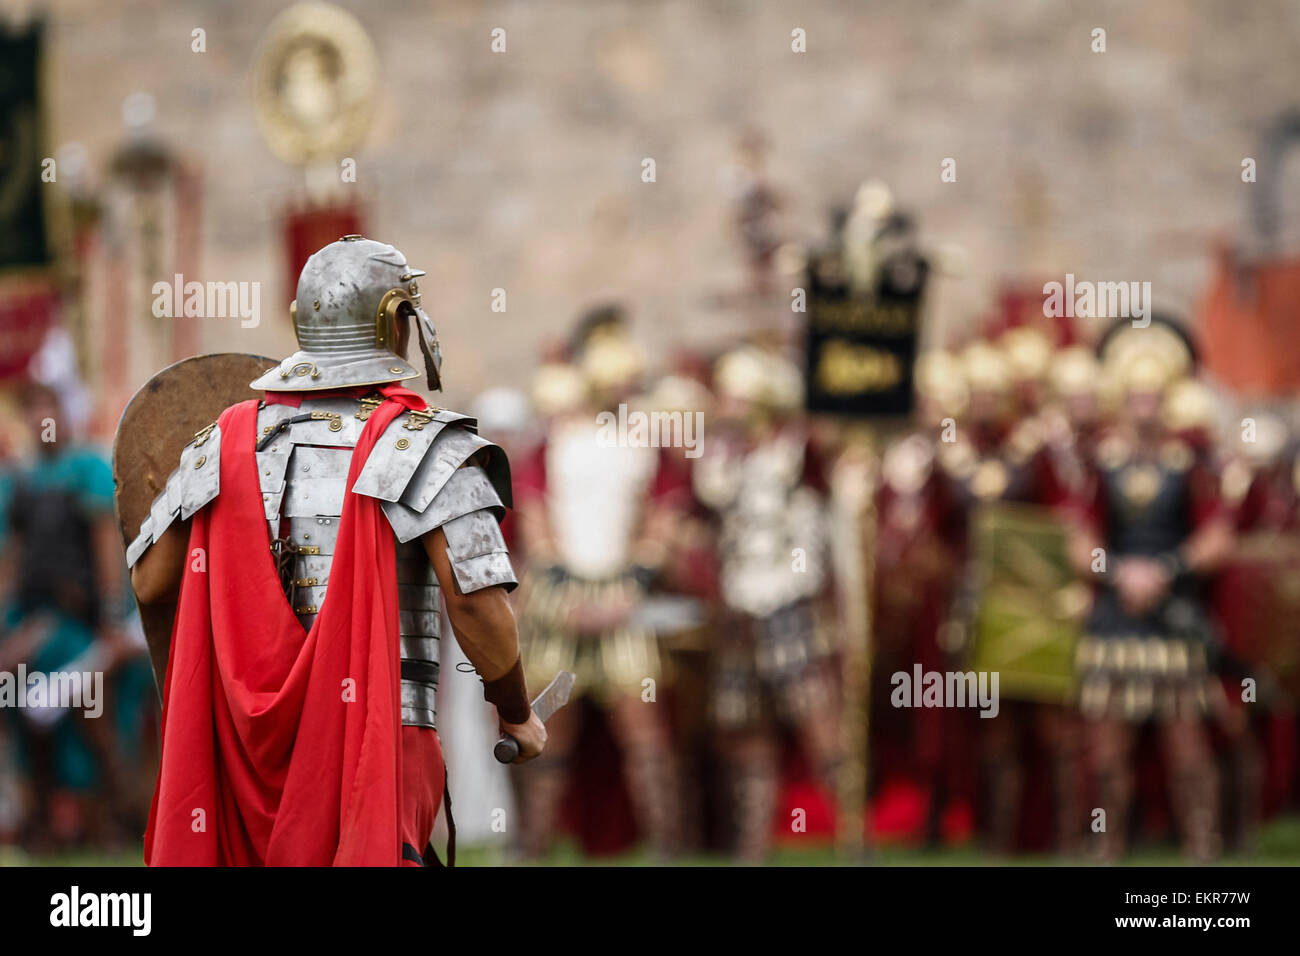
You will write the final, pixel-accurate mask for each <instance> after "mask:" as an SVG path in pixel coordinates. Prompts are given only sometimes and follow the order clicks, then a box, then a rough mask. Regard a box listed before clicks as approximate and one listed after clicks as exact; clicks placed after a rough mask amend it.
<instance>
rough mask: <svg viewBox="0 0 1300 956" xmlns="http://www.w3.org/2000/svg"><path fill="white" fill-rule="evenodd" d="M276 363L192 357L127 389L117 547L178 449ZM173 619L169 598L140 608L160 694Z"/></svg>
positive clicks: (118, 450)
mask: <svg viewBox="0 0 1300 956" xmlns="http://www.w3.org/2000/svg"><path fill="white" fill-rule="evenodd" d="M278 364H279V362H278V361H277V360H276V359H272V358H266V357H265V356H262V355H245V354H242V353H237V352H225V353H221V354H218V355H199V356H195V357H194V358H187V359H182V360H181V361H179V362H177V363H176V364H175V365H169V366H168V367H167V368H165V369H163V370H162V371H161V372H159V373H158V374H157V375H155V376H154V377H153V378H151V379H149V381H148V382H146V383H145V384H144V385H143V386H142V387H141V388H140V390H139V391H138V392H136V393H135V395H134V396H133V397H132V398H131V401H130V402H128V403H127V406H126V410H125V411H124V412H122V420H121V421H120V422H119V423H118V426H117V437H116V438H115V439H114V440H113V480H114V482H115V483H116V485H117V489H116V491H115V493H114V504H115V506H116V509H117V521H118V527H119V528H120V530H121V532H122V543H123V546H124V547H125V546H126V545H127V544H130V543H131V542H132V541H133V540H135V537H136V535H137V534H138V533H139V531H140V524H141V523H142V522H143V521H144V519H145V518H146V517H147V516H148V514H149V506H150V505H152V504H153V500H154V498H156V497H157V496H158V495H159V493H160V492H161V491H162V490H163V487H164V486H165V485H166V483H167V477H168V476H169V475H170V474H171V473H172V471H174V470H175V468H176V465H177V463H178V462H179V461H180V455H181V449H183V448H184V447H185V446H186V445H188V444H189V443H190V442H191V441H193V440H194V437H195V434H196V433H197V432H199V431H200V430H202V429H203V428H204V427H205V426H206V425H209V424H211V423H212V422H215V421H216V420H217V417H218V416H219V415H220V414H221V413H222V412H223V411H225V410H226V409H227V408H229V407H230V406H231V405H234V404H237V403H238V402H242V401H246V400H247V399H250V398H257V397H258V393H257V392H255V391H253V390H252V389H251V388H249V387H248V383H249V382H251V381H253V380H254V379H256V378H258V377H259V376H261V375H262V373H263V372H265V371H266V370H267V369H270V368H274V367H275V366H276V365H278ZM175 617H176V600H175V596H173V597H172V598H171V599H170V600H165V601H160V602H159V603H157V604H154V605H150V606H148V607H141V608H140V619H141V623H142V624H143V625H144V633H145V639H146V640H147V641H148V644H149V655H150V658H151V659H152V661H153V671H154V679H155V680H156V681H157V683H158V689H159V692H160V693H161V691H162V686H163V677H164V675H165V673H166V670H167V652H168V649H169V647H170V645H171V634H172V622H173V621H174V619H175Z"/></svg>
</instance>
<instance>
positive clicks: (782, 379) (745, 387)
mask: <svg viewBox="0 0 1300 956" xmlns="http://www.w3.org/2000/svg"><path fill="white" fill-rule="evenodd" d="M713 384H714V387H715V388H716V389H717V390H718V392H719V394H722V395H726V396H729V397H731V398H735V399H740V400H741V401H746V402H752V403H754V404H756V405H761V406H764V407H766V408H770V409H773V410H786V411H788V410H791V409H794V408H798V407H799V404H800V403H801V402H802V401H803V375H802V374H801V373H800V371H799V368H798V366H796V365H795V364H794V363H793V362H791V361H789V360H788V359H785V358H782V357H781V356H779V355H775V354H773V353H771V352H767V351H764V350H763V349H761V348H758V347H757V346H754V345H744V346H741V347H740V348H737V349H732V350H731V351H730V352H727V353H726V354H725V355H723V356H722V357H721V358H720V359H718V361H717V364H715V365H714V367H713Z"/></svg>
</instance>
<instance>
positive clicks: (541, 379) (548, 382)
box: [530, 362, 587, 416]
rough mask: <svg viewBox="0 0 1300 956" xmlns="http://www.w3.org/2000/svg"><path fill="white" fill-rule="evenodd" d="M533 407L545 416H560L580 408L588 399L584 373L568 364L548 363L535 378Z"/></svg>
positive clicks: (532, 389) (539, 370)
mask: <svg viewBox="0 0 1300 956" xmlns="http://www.w3.org/2000/svg"><path fill="white" fill-rule="evenodd" d="M530 391H531V392H532V400H533V407H534V408H536V409H537V413H538V414H539V415H543V416H551V415H559V414H561V413H563V412H568V411H572V410H573V409H575V408H577V407H579V406H580V405H581V404H582V403H583V401H584V400H585V399H586V397H587V383H586V382H584V381H583V378H582V373H581V372H579V371H578V370H577V369H576V368H574V367H573V366H572V365H570V364H569V363H568V362H547V363H545V364H544V365H542V366H541V367H540V368H538V370H537V373H536V374H535V375H534V376H533V384H532V388H531V390H530Z"/></svg>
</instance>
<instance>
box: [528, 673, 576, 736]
mask: <svg viewBox="0 0 1300 956" xmlns="http://www.w3.org/2000/svg"><path fill="white" fill-rule="evenodd" d="M575 680H576V678H575V677H574V675H573V674H571V673H569V672H568V671H560V672H559V673H558V674H556V675H555V680H553V681H551V682H550V683H549V684H547V685H546V690H544V691H542V692H541V693H540V694H538V695H537V699H536V700H534V701H533V713H535V714H536V715H537V719H538V720H540V721H541V722H542V723H546V722H547V721H548V720H550V719H551V715H552V714H553V713H555V712H556V711H557V710H559V709H560V708H561V707H563V706H564V705H565V704H567V703H568V702H569V695H570V694H571V693H573V684H574V681H575Z"/></svg>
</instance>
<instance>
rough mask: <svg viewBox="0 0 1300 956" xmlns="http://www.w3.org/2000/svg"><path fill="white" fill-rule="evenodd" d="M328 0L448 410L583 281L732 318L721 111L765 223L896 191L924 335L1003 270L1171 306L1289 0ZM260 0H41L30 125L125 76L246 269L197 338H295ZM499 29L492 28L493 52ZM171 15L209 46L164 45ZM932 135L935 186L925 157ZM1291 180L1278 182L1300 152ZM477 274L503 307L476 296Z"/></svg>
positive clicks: (1237, 187) (651, 332)
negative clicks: (377, 65)
mask: <svg viewBox="0 0 1300 956" xmlns="http://www.w3.org/2000/svg"><path fill="white" fill-rule="evenodd" d="M341 5H343V6H345V7H347V8H349V9H351V10H352V11H353V12H355V13H356V15H357V16H358V17H359V18H360V19H361V21H362V22H363V23H364V24H365V26H366V28H367V30H368V31H369V32H370V34H371V36H372V38H373V40H374V42H375V44H376V47H377V48H378V51H379V54H380V57H381V60H382V62H383V65H384V71H385V78H384V94H383V96H382V97H381V100H380V103H379V106H378V109H377V112H376V115H375V117H374V122H373V126H372V128H371V131H370V135H369V137H368V141H367V143H366V145H365V146H364V148H362V149H360V150H359V151H358V152H357V155H356V158H357V160H358V182H357V184H356V185H355V186H354V187H349V188H355V189H357V190H359V191H360V192H361V194H362V195H363V196H364V197H365V200H366V202H367V203H368V207H369V210H370V214H369V222H370V227H369V229H368V232H369V233H370V234H371V235H374V236H376V237H378V238H382V239H385V240H387V241H391V242H393V243H395V244H396V245H398V246H400V247H401V248H402V249H404V250H405V251H406V252H407V254H408V256H409V257H410V258H411V260H412V261H413V262H415V263H417V264H420V265H422V266H423V267H424V268H426V269H427V270H428V272H429V278H428V279H426V280H425V281H424V283H423V285H424V289H425V292H426V300H427V301H428V302H429V303H430V304H431V305H432V307H433V308H432V310H431V311H432V313H433V314H434V316H435V320H436V321H437V322H438V324H439V326H440V329H441V332H442V335H443V341H444V352H445V355H446V361H447V379H448V397H447V401H448V403H451V404H454V403H456V402H460V403H463V402H464V401H465V400H466V399H467V397H468V396H469V395H471V394H472V393H473V392H475V391H476V390H477V389H478V388H480V387H482V386H486V385H489V384H499V383H502V382H518V381H520V380H521V376H523V375H524V374H525V373H526V372H527V370H528V369H529V368H530V367H531V366H532V363H533V361H534V359H535V355H536V351H537V348H538V347H539V345H540V344H541V343H542V342H543V341H545V340H546V339H548V338H550V337H554V336H555V335H557V334H561V333H562V331H563V330H564V329H565V328H566V327H567V325H568V323H569V322H570V320H571V319H572V317H573V315H574V313H575V311H576V310H578V309H579V308H580V307H581V306H582V305H583V304H584V303H588V302H591V301H593V300H595V299H598V298H603V297H607V296H611V295H616V296H621V297H623V298H624V299H626V300H627V301H628V302H629V303H631V305H632V306H633V308H634V310H635V314H636V317H637V322H638V328H639V335H640V337H641V338H642V339H643V340H644V341H645V342H646V344H647V345H649V346H650V347H651V348H652V349H655V350H656V354H660V355H662V354H665V353H666V351H667V349H668V348H669V347H670V345H671V344H674V343H677V342H689V343H700V344H707V343H709V342H712V341H716V340H718V339H720V338H722V337H725V336H727V335H730V334H732V333H733V332H734V331H735V329H736V327H737V325H738V324H739V317H738V315H737V314H736V313H735V312H734V311H729V310H726V309H719V308H718V307H717V306H716V305H715V304H713V303H714V298H715V296H716V294H717V293H718V292H720V291H725V290H727V289H731V288H736V287H738V286H739V285H740V284H741V283H742V281H743V279H742V277H743V270H742V263H741V260H740V256H739V252H738V247H737V244H736V242H735V240H734V238H733V236H732V235H731V233H730V231H729V230H730V226H729V222H728V214H729V207H728V202H727V198H726V195H725V192H724V190H723V188H722V186H721V184H720V176H719V172H720V169H721V168H722V167H723V166H725V165H726V164H727V163H728V162H730V161H731V159H732V155H733V147H734V144H735V141H736V137H737V135H738V133H739V132H740V131H741V130H742V129H743V128H745V127H749V126H752V127H756V128H758V129H760V130H761V131H763V133H764V134H765V135H766V136H767V138H768V140H769V141H770V143H771V153H770V167H771V173H772V177H773V180H774V181H775V183H776V184H778V185H779V186H780V187H781V189H782V190H783V191H784V193H785V195H786V198H787V200H788V205H787V207H786V209H785V212H784V214H783V216H782V220H781V222H782V228H783V229H784V230H785V231H786V232H787V234H788V235H789V236H790V237H791V238H807V239H815V238H818V237H819V236H820V235H821V233H822V229H823V225H824V222H825V220H826V214H827V210H828V209H829V207H830V206H831V205H832V204H833V203H835V202H840V201H843V200H845V199H847V198H848V197H850V196H851V195H852V193H853V191H854V189H855V187H856V186H857V184H858V183H859V182H860V181H861V180H863V179H864V178H866V177H868V176H874V177H879V178H881V179H883V180H885V181H887V182H888V183H889V184H890V185H891V186H892V187H893V189H894V190H895V193H896V195H897V196H898V198H899V200H900V201H901V202H902V203H903V204H904V205H906V206H908V207H911V208H912V209H913V210H914V211H915V212H916V213H917V214H918V217H919V221H920V224H921V228H922V235H923V238H924V240H925V241H926V243H927V244H928V245H930V246H932V247H935V248H937V249H942V250H943V251H944V255H943V261H944V263H945V272H944V274H943V275H942V276H940V277H939V278H938V279H937V281H936V285H935V287H934V295H933V296H932V298H931V301H930V306H931V320H932V322H931V329H932V334H933V335H936V336H938V337H941V338H942V337H945V336H948V335H951V334H954V333H956V332H958V331H959V330H960V329H961V327H962V326H963V324H965V323H969V322H971V321H973V320H974V319H976V318H977V317H978V316H980V315H981V314H982V313H983V312H984V311H985V309H986V308H987V306H988V304H989V301H990V299H991V296H992V294H993V292H994V290H995V289H996V287H997V285H998V283H999V282H1000V281H1002V280H1004V279H1008V278H1011V279H1016V278H1022V279H1029V280H1036V281H1039V282H1041V281H1042V280H1043V277H1049V278H1050V277H1058V278H1059V277H1060V276H1061V275H1063V274H1064V273H1065V272H1067V271H1072V272H1074V273H1076V274H1077V275H1079V276H1080V277H1088V278H1095V279H1130V280H1148V281H1151V282H1152V283H1153V291H1154V295H1155V299H1156V301H1157V302H1161V303H1165V304H1167V305H1170V306H1173V307H1175V308H1178V309H1183V310H1188V309H1189V307H1190V306H1191V304H1192V303H1193V302H1194V300H1195V298H1196V296H1197V295H1198V293H1199V291H1200V290H1201V288H1202V287H1203V285H1204V282H1205V277H1206V275H1207V268H1208V260H1207V257H1206V252H1207V242H1208V240H1209V239H1210V238H1211V237H1212V236H1213V235H1215V234H1221V235H1224V236H1234V235H1238V234H1241V233H1242V231H1243V230H1244V229H1245V228H1246V225H1247V222H1248V219H1247V216H1246V202H1247V193H1248V191H1249V190H1251V189H1257V188H1261V186H1262V185H1263V184H1258V183H1257V184H1254V185H1247V184H1244V183H1242V181H1241V175H1240V173H1241V161H1242V158H1243V157H1246V156H1253V155H1255V151H1256V143H1257V140H1258V136H1259V134H1260V131H1261V128H1262V126H1263V124H1264V123H1266V122H1267V121H1268V120H1270V119H1271V118H1272V117H1274V116H1275V115H1276V114H1277V113H1278V112H1280V111H1281V110H1282V109H1284V108H1286V107H1289V106H1291V105H1292V104H1294V103H1296V102H1297V100H1300V6H1297V5H1296V4H1294V3H1292V2H1287V0H1251V2H1248V3H1247V2H1231V0H1210V2H1197V0H1152V2H1144V3H1141V4H1135V3H1132V2H1098V3H1087V4H1084V3H1067V2H1055V0H1007V2H997V3H994V2H967V3H959V2H919V0H918V2H906V0H897V2H871V3H867V2H851V0H834V2H832V0H803V2H794V0H764V2H741V0H599V2H598V0H548V2H545V3H521V2H480V0H437V2H433V0H424V2H410V0H389V2H383V3H379V2H362V0H344V2H343V3H342V4H341ZM282 6H284V5H282V4H277V3H265V2H252V0H228V2H221V3H215V2H196V0H167V2H156V0H117V2H114V3H111V4H109V3H102V2H100V0H54V2H52V3H49V4H48V7H47V9H48V10H49V12H50V15H51V17H52V25H53V31H52V49H51V54H52V62H51V63H50V71H49V74H50V80H51V87H50V106H51V116H52V129H51V139H52V143H53V144H54V145H56V146H57V145H59V144H63V143H67V142H69V141H76V142H79V143H81V144H83V145H84V146H85V147H86V149H87V150H88V152H89V154H90V157H91V160H92V162H93V163H94V164H96V165H97V166H99V167H102V166H103V164H104V163H105V162H106V161H107V157H108V156H109V155H110V153H111V151H112V149H113V147H114V146H115V144H116V143H118V142H119V141H120V137H121V135H122V132H121V131H122V121H121V104H122V102H123V99H124V98H125V97H126V96H127V95H128V94H130V93H133V92H135V91H147V92H149V93H151V94H152V95H153V96H154V97H156V100H157V104H158V119H157V126H158V130H159V131H160V133H161V134H162V135H163V136H164V138H165V139H166V140H167V141H168V142H170V143H171V144H172V145H173V146H174V147H175V148H177V149H178V150H179V151H180V152H181V153H182V154H183V155H184V156H186V157H187V159H189V160H190V161H191V162H193V163H195V164H197V165H199V166H200V167H201V169H202V172H203V177H204V178H203V194H204V197H203V209H204V220H203V229H202V237H203V243H202V258H201V267H202V271H203V276H202V278H204V279H219V280H223V281H225V280H254V279H257V280H260V281H262V282H263V283H264V288H265V295H264V299H265V300H266V301H264V309H265V310H266V311H267V312H270V313H271V314H272V318H271V319H270V320H268V321H265V322H263V324H262V326H261V327H260V328H258V329H256V330H250V331H241V330H239V329H238V328H237V327H236V325H235V324H233V323H226V324H225V325H223V326H220V327H218V326H215V325H214V326H211V327H209V328H208V330H207V336H208V340H207V342H206V345H207V346H208V347H209V348H212V349H228V348H239V349H241V350H243V349H247V350H252V351H264V352H270V353H272V354H277V355H279V354H287V352H288V351H290V350H291V335H290V332H289V328H288V322H287V314H283V313H281V312H278V311H275V312H272V310H271V309H270V308H269V307H268V305H267V302H275V303H281V304H287V301H288V299H289V297H290V296H291V291H290V290H288V289H286V288H285V287H284V283H283V280H282V272H283V266H282V253H281V250H280V245H279V243H280V239H279V233H278V228H277V209H279V208H280V207H281V206H282V205H283V204H284V203H285V202H286V201H287V200H288V198H289V197H290V196H292V195H293V194H294V192H295V191H296V190H297V189H299V188H300V185H301V184H300V181H299V176H298V174H297V173H296V172H295V171H294V170H292V169H290V168H289V167H287V166H285V165H284V164H282V163H281V162H279V161H278V160H276V159H275V158H274V157H273V156H272V155H271V154H270V152H269V150H268V149H267V147H266V146H265V144H264V143H263V141H262V139H261V137H260V135H259V133H258V131H257V128H256V125H255V122H254V118H253V112H252V104H251V96H250V66H251V64H252V62H253V57H254V52H255V48H256V45H257V42H258V39H259V37H260V36H261V34H262V32H263V30H264V29H265V27H266V26H267V24H268V23H269V22H270V20H271V19H272V18H273V17H274V16H275V14H276V13H277V12H278V11H279V10H280V9H281V8H282ZM30 8H31V5H30V4H27V3H16V2H7V3H6V4H5V9H6V10H10V11H22V10H27V9H30ZM498 26H499V27H504V28H505V29H506V31H507V44H508V49H507V52H506V53H505V54H493V53H492V52H491V51H490V49H489V40H490V31H491V30H492V28H494V27H498ZM195 27H202V28H204V29H205V30H206V33H207V52H205V53H201V54H197V53H193V52H191V50H190V32H191V30H192V29H194V28H195ZM796 27H798V28H802V29H803V30H805V31H806V33H807V52H806V53H803V54H796V53H793V52H792V51H791V30H792V29H794V28H796ZM1094 27H1102V28H1104V29H1105V30H1106V42H1107V50H1106V52H1104V53H1094V52H1093V51H1092V49H1091V46H1092V36H1091V32H1092V30H1093V28H1094ZM644 157H653V158H654V159H655V160H656V163H657V175H658V179H657V182H655V183H653V184H646V183H643V182H642V181H641V178H640V173H641V160H642V159H643V158H644ZM945 157H952V158H954V159H956V161H957V181H956V182H953V183H943V182H941V181H940V163H941V161H942V160H943V159H944V158H945ZM1297 166H1300V164H1292V167H1291V168H1292V169H1294V168H1295V167H1297ZM1287 175H1288V177H1289V180H1290V181H1289V187H1290V192H1291V194H1292V198H1293V200H1294V202H1295V203H1296V204H1300V174H1297V173H1295V172H1289V173H1288V174H1287ZM1284 191H1285V190H1284ZM1293 235H1294V234H1293ZM1294 247H1295V248H1300V243H1296V244H1295V246H1294ZM498 287H501V288H504V289H506V291H507V296H508V310H507V311H506V312H505V313H504V314H500V313H494V312H492V311H491V309H490V301H491V300H490V296H491V290H492V289H494V288H498Z"/></svg>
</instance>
